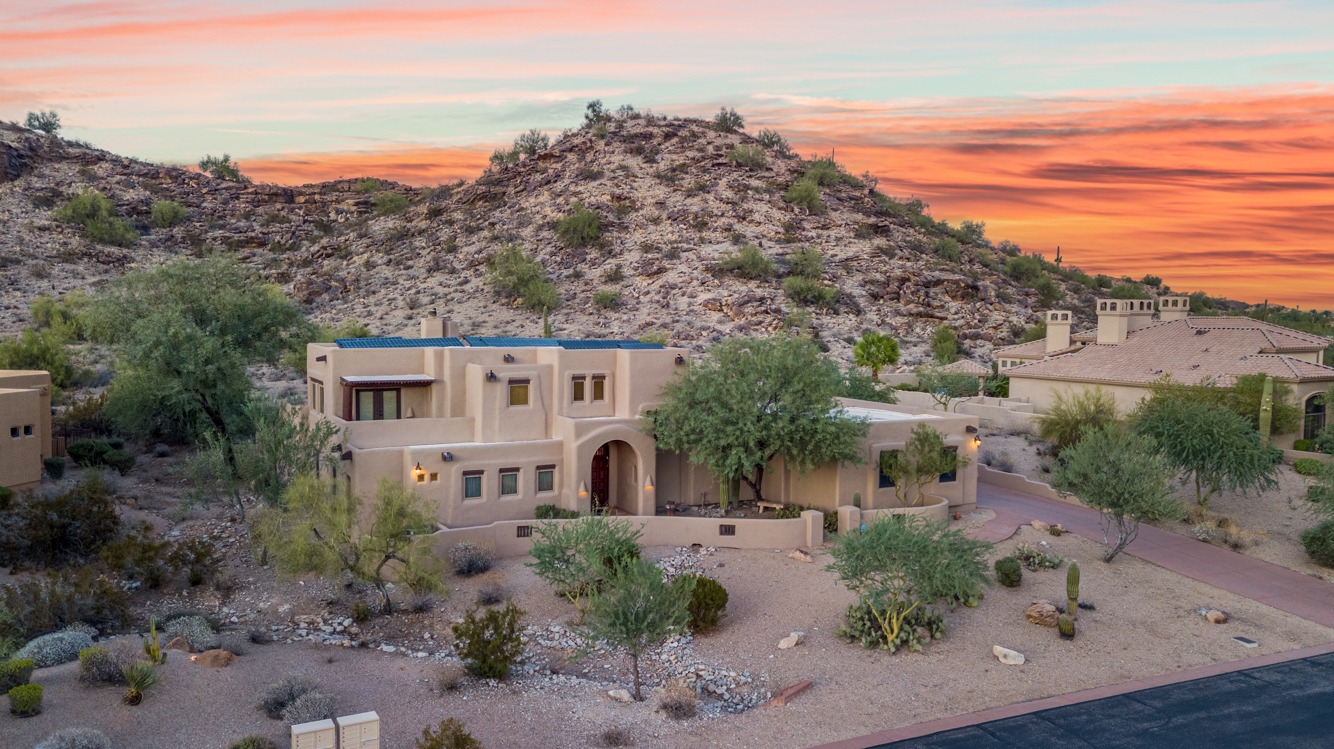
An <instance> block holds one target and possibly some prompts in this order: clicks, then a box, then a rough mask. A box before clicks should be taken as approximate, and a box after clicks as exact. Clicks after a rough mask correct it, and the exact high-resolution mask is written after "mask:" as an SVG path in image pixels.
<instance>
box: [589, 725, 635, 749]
mask: <svg viewBox="0 0 1334 749" xmlns="http://www.w3.org/2000/svg"><path fill="white" fill-rule="evenodd" d="M598 743H599V744H601V745H602V746H609V747H617V746H634V744H635V737H634V734H632V733H630V730H629V729H627V728H622V727H620V726H612V727H611V728H608V729H607V730H605V731H603V732H602V735H601V736H599V737H598Z"/></svg>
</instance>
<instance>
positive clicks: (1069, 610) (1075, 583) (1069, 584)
mask: <svg viewBox="0 0 1334 749" xmlns="http://www.w3.org/2000/svg"><path fill="white" fill-rule="evenodd" d="M1065 599H1066V600H1065V613H1066V616H1069V617H1070V618H1071V619H1075V618H1078V616H1079V564H1078V563H1077V562H1071V563H1070V567H1069V568H1068V569H1067V570H1066V571H1065Z"/></svg>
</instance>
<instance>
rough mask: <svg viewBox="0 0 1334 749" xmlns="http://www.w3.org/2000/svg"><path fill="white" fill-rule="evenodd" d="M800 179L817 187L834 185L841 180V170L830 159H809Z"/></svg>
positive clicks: (836, 163) (835, 162)
mask: <svg viewBox="0 0 1334 749" xmlns="http://www.w3.org/2000/svg"><path fill="white" fill-rule="evenodd" d="M802 178H803V179H806V180H809V181H811V182H814V183H815V184H817V185H836V184H838V183H839V182H840V181H842V179H843V168H842V167H840V166H839V165H838V162H837V161H834V160H833V159H832V158H828V157H825V158H819V159H811V161H810V163H809V164H807V165H806V173H805V174H804V175H802Z"/></svg>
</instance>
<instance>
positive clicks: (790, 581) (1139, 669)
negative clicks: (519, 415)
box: [0, 515, 1334, 749]
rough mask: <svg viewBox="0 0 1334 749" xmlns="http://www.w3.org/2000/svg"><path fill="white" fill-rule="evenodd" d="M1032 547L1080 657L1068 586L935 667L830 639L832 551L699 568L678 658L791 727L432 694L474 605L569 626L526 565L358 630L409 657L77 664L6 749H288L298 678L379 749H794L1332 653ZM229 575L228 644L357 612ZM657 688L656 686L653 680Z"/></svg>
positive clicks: (995, 619) (1113, 568)
mask: <svg viewBox="0 0 1334 749" xmlns="http://www.w3.org/2000/svg"><path fill="white" fill-rule="evenodd" d="M984 518H985V515H979V516H978V517H974V518H970V519H968V520H966V521H965V522H971V523H973V524H976V522H980V521H981V520H983V519H984ZM1021 541H1028V542H1030V543H1040V542H1047V543H1049V544H1050V548H1051V551H1052V552H1053V553H1056V554H1058V555H1059V556H1062V557H1066V558H1068V559H1076V560H1078V561H1080V563H1081V567H1082V568H1083V583H1082V589H1081V592H1082V596H1081V598H1082V599H1083V600H1085V601H1090V602H1092V603H1094V604H1095V605H1096V606H1097V609H1096V611H1092V612H1083V613H1082V614H1081V616H1080V620H1079V627H1080V632H1079V635H1078V637H1077V638H1076V639H1075V640H1074V641H1072V642H1064V641H1062V640H1060V639H1059V638H1058V637H1057V635H1056V633H1055V631H1053V630H1051V629H1046V628H1043V627H1040V626H1038V625H1034V624H1030V623H1028V622H1027V621H1026V620H1025V617H1024V609H1025V608H1026V607H1027V605H1028V604H1029V602H1031V601H1032V600H1034V599H1037V598H1046V599H1049V600H1053V601H1060V600H1062V599H1063V598H1064V595H1065V593H1064V591H1065V575H1064V572H1063V569H1061V570H1044V571H1041V572H1032V573H1030V572H1026V573H1025V575H1024V582H1023V585H1022V587H1020V588H1018V589H1007V588H1001V587H998V586H997V587H992V588H989V589H988V591H987V595H986V598H985V599H984V600H983V601H982V603H981V605H980V606H978V607H977V608H973V609H959V610H957V611H953V612H949V613H947V615H946V621H947V631H946V634H945V638H944V639H943V640H940V641H937V642H934V643H932V644H930V645H929V646H928V647H927V649H926V651H925V652H924V653H920V654H906V653H901V654H897V655H888V654H885V653H881V652H877V651H867V650H863V649H862V648H860V647H858V646H855V645H852V644H849V643H847V642H845V641H843V640H841V639H840V638H838V637H836V636H835V634H834V632H835V630H836V629H837V628H838V626H839V624H840V621H841V618H842V612H843V610H844V608H845V607H846V606H847V605H848V604H850V603H851V602H852V601H853V597H852V596H851V594H849V593H848V592H847V591H846V590H845V589H844V588H843V587H842V586H841V585H840V584H839V583H838V582H837V580H835V579H834V578H833V576H832V575H831V574H830V573H828V572H827V571H825V569H824V566H825V564H827V563H828V561H829V556H828V552H827V550H817V551H816V553H815V562H814V563H813V564H809V563H802V562H799V561H795V560H793V559H789V558H788V557H787V551H788V550H779V551H777V552H773V551H737V550H726V549H722V550H717V551H716V552H714V553H711V554H707V555H703V556H702V558H699V559H698V566H699V567H700V568H702V569H703V570H704V571H705V572H707V573H708V574H709V575H711V576H714V577H716V578H717V579H718V580H720V581H721V582H722V583H723V584H724V585H725V586H726V587H727V589H728V591H729V592H730V594H731V602H730V604H729V606H728V616H727V618H726V619H724V622H723V626H722V627H721V628H720V630H719V631H717V632H716V633H715V634H711V635H708V636H705V637H700V638H697V639H696V640H694V641H693V642H692V643H687V644H686V645H685V646H684V647H686V648H687V649H688V650H689V651H690V656H691V657H690V660H692V661H697V662H700V663H704V664H709V665H711V666H713V667H716V668H719V669H726V670H731V671H733V672H736V673H738V674H740V673H742V672H745V673H748V674H749V675H750V676H751V677H752V678H753V679H754V688H755V689H756V690H757V691H765V690H767V691H777V690H778V689H780V688H782V687H783V686H786V685H788V684H792V683H795V682H798V681H801V680H805V679H810V680H812V681H814V683H815V686H814V687H813V688H812V689H811V690H810V691H808V692H807V693H805V694H803V695H801V696H800V697H798V698H796V699H795V700H794V701H793V702H792V703H791V704H790V705H789V706H787V707H786V708H757V709H753V710H749V711H746V712H744V713H742V714H739V715H721V716H719V717H711V713H709V712H708V711H706V713H705V714H704V715H702V716H701V717H698V718H695V719H692V720H687V721H675V720H671V719H668V718H666V717H664V716H662V715H661V714H660V713H658V712H657V711H656V708H657V703H658V700H657V699H656V698H650V699H649V700H648V701H646V702H644V703H639V704H622V703H617V702H613V701H611V700H609V699H608V698H607V697H606V692H607V690H608V689H611V688H615V687H623V686H628V676H627V668H626V666H627V664H626V659H624V658H621V657H615V656H614V655H599V654H593V655H590V656H588V657H586V658H582V659H581V658H579V656H578V654H577V653H574V652H565V651H563V650H561V649H558V648H543V647H537V646H532V647H530V652H532V654H533V656H534V660H535V661H536V662H540V663H541V664H542V665H541V667H540V668H538V669H536V670H535V671H534V672H533V673H530V674H528V675H524V676H521V677H519V678H517V679H513V680H511V681H509V682H506V683H502V684H490V683H479V682H476V681H473V680H467V679H465V680H463V681H462V683H461V684H460V685H459V688H457V689H454V690H449V691H442V690H441V688H440V686H439V681H440V675H441V672H442V671H443V670H447V669H450V667H449V666H448V665H446V664H442V663H441V662H439V661H438V660H437V657H436V656H434V655H428V656H426V657H413V655H412V653H414V652H431V653H439V656H438V657H439V658H442V659H444V660H446V661H448V660H449V659H448V657H447V653H448V652H449V648H448V646H447V644H446V642H442V641H448V639H449V636H448V627H447V625H448V622H449V621H450V620H451V619H453V618H455V617H457V616H459V615H460V614H461V613H462V612H463V611H464V610H466V609H467V608H468V607H469V606H470V605H471V603H472V601H473V599H474V597H475V595H476V592H477V591H478V590H479V589H480V588H481V587H483V586H485V585H488V584H501V585H503V586H504V588H505V589H506V591H507V592H508V593H509V594H510V595H512V596H513V598H514V600H516V602H517V603H518V604H519V605H520V606H521V607H522V608H524V609H525V610H526V611H527V612H528V614H527V616H526V618H525V621H526V622H527V623H529V624H534V625H538V626H542V627H545V626H547V625H548V624H550V623H552V622H555V623H557V624H562V625H565V624H568V623H571V622H572V620H573V618H574V611H573V608H572V607H571V606H570V605H569V604H567V603H565V602H564V601H563V600H562V599H559V598H557V597H556V596H554V595H552V593H551V592H550V590H549V589H548V588H547V587H546V586H545V585H544V584H542V583H541V581H539V580H537V579H536V578H535V577H534V576H533V575H532V573H531V572H530V571H529V570H527V569H526V568H525V567H524V566H523V561H524V560H521V559H516V560H504V561H502V562H500V563H499V564H498V565H497V567H496V569H494V570H492V571H491V572H488V573H486V574H485V575H482V576H479V577H476V578H470V579H462V578H453V579H452V582H453V586H454V591H453V594H452V596H451V597H450V598H449V600H447V601H445V602H443V603H441V604H440V605H439V606H437V607H436V608H435V610H433V611H430V612H425V613H416V614H403V615H399V616H395V617H392V618H379V619H374V620H372V621H371V622H370V623H367V624H366V625H365V626H366V631H365V632H364V633H363V636H364V638H365V639H367V640H368V641H370V642H371V643H381V642H397V643H399V645H400V646H406V650H404V649H402V648H401V647H396V652H394V653H385V652H381V651H380V650H377V649H372V648H369V647H363V648H347V647H337V646H329V645H318V644H314V643H311V642H296V643H292V644H285V643H275V644H270V645H264V646H256V647H255V648H254V649H253V650H251V652H249V653H248V654H247V655H245V656H243V657H241V658H239V659H237V661H236V663H235V664H234V665H232V666H231V667H228V668H224V669H213V668H207V667H204V666H200V665H198V664H195V663H192V662H190V661H189V660H188V656H185V655H184V654H181V653H173V654H172V655H171V657H170V658H169V660H168V662H167V664H166V666H165V667H164V669H163V672H162V683H161V684H160V685H159V686H158V687H157V688H155V689H154V690H152V691H151V692H149V694H148V695H147V697H146V699H145V700H144V702H143V704H142V705H140V706H138V707H127V706H125V705H123V704H121V702H120V690H119V689H117V688H111V687H103V688H89V687H84V686H81V685H80V684H79V683H78V680H77V671H78V666H77V664H66V665H63V666H59V667H55V668H50V669H44V670H41V671H39V672H37V674H35V681H37V682H38V683H41V684H43V685H44V686H45V687H46V700H45V711H44V712H43V714H42V715H40V716H37V717H35V718H28V719H23V720H18V719H12V718H8V717H7V716H6V717H4V718H0V721H2V722H3V724H4V727H3V730H2V731H0V733H2V734H3V737H4V740H3V744H4V746H6V747H10V746H13V747H28V746H32V744H33V743H35V742H36V741H37V740H39V739H41V738H42V737H44V736H46V735H48V734H50V733H51V732H53V731H55V730H56V729H58V728H62V727H66V726H87V727H93V728H98V729H101V730H103V731H105V732H106V733H107V734H108V735H109V736H111V738H112V740H113V742H114V745H115V746H116V747H135V748H136V749H177V748H178V747H183V746H190V747H205V748H211V747H217V748H218V749H223V748H224V747H226V746H227V744H228V743H229V742H231V741H234V740H236V739H237V738H240V737H241V736H244V735H246V734H250V733H258V734H261V735H266V736H269V737H270V738H272V739H274V740H275V741H279V742H280V745H285V743H286V727H285V726H283V725H281V724H280V723H278V722H277V721H271V720H269V719H267V718H265V717H264V716H263V714H262V713H260V712H258V711H256V710H255V709H254V708H253V703H254V700H255V695H256V694H257V692H258V691H259V690H260V689H261V688H262V687H263V686H264V685H266V684H269V683H271V682H273V681H276V680H277V679H278V678H280V677H281V676H282V675H283V674H286V673H292V672H296V673H304V674H308V675H310V676H312V677H314V678H316V679H318V680H320V681H322V682H323V683H324V684H326V685H327V686H328V688H329V689H330V690H332V691H333V692H334V693H335V694H336V696H337V697H338V712H339V714H350V713H355V712H361V711H364V710H376V711H378V712H379V713H380V715H381V717H382V719H383V737H384V743H382V745H381V746H382V747H384V749H410V748H411V747H412V746H413V745H414V740H415V737H416V736H418V735H420V732H421V729H422V728H423V727H424V726H426V725H429V724H432V723H435V722H437V721H439V720H440V719H442V718H444V717H456V718H459V719H461V720H462V721H464V723H465V724H466V725H467V727H468V729H469V730H470V731H471V732H472V733H473V734H475V735H476V736H477V737H478V738H479V739H480V740H481V741H482V742H483V744H484V745H485V746H488V747H514V748H515V749H526V748H528V747H532V748H534V749H536V748H538V747H543V748H550V749H561V748H563V747H590V746H599V745H601V737H602V735H603V733H604V731H606V730H607V729H609V728H616V727H619V728H624V729H626V730H627V731H628V732H629V733H630V735H631V736H632V737H633V740H634V744H633V745H634V746H636V747H663V748H676V747H682V748H684V747H699V746H716V747H755V746H765V747H802V746H809V745H812V744H818V743H822V742H827V741H832V740H836V739H841V738H846V737H850V736H856V735H861V734H865V733H869V732H871V731H874V730H879V729H884V728H889V727H894V726H901V725H907V724H911V723H917V722H920V721H924V720H931V719H934V718H939V717H943V716H947V715H953V714H957V713H962V712H969V711H973V710H977V709H981V708H984V707H990V706H995V705H1003V704H1009V703H1013V702H1019V701H1023V700H1028V699H1034V698H1037V697H1043V696H1048V695H1053V694H1060V693H1065V692H1070V691H1075V690H1079V689H1085V688H1089V687H1093V686H1097V685H1101V684H1108V683H1116V682H1122V681H1126V680H1130V679H1135V678H1139V677H1144V676H1149V675H1153V674H1160V673H1165V672H1170V671H1176V670H1179V669H1182V668H1187V667H1190V666H1197V665H1201V664H1205V663H1211V662H1218V661H1226V660H1233V659H1238V658H1244V657H1246V656H1250V655H1258V654H1264V653H1271V652H1276V651H1281V650H1287V649H1291V648H1296V647H1303V646H1308V645H1314V644H1318V643H1322V642H1328V641H1329V640H1330V639H1331V638H1334V631H1331V630H1329V629H1326V628H1324V627H1320V626H1319V625H1316V624H1313V623H1310V622H1306V621H1304V620H1301V619H1298V618H1296V617H1293V616H1290V615H1287V614H1284V613H1282V612H1279V611H1276V610H1274V609H1271V608H1269V607H1266V606H1263V605H1261V604H1257V603H1254V602H1252V601H1248V600H1246V599H1242V598H1239V597H1236V596H1233V595H1230V594H1228V593H1225V592H1223V591H1220V590H1217V589H1214V588H1211V587H1209V586H1207V585H1203V584H1201V583H1198V582H1194V581H1191V580H1187V579H1184V578H1181V577H1179V576H1177V575H1174V574H1172V573H1170V572H1167V571H1165V570H1162V569H1160V568H1157V567H1154V566H1152V565H1150V564H1147V563H1145V562H1141V561H1140V560H1138V559H1134V558H1131V557H1126V556H1122V557H1120V558H1118V559H1117V560H1116V562H1114V563H1113V564H1110V565H1109V564H1104V563H1102V562H1100V561H1097V560H1098V556H1099V553H1100V547H1099V546H1098V545H1097V544H1095V543H1093V542H1090V541H1086V540H1084V539H1080V538H1078V537H1075V536H1074V535H1072V534H1067V535H1065V536H1061V537H1059V538H1057V537H1051V536H1048V535H1046V534H1038V533H1037V532H1036V531H1033V530H1032V529H1029V528H1024V529H1022V530H1021V531H1020V532H1019V534H1017V535H1016V537H1014V538H1012V539H1010V540H1009V541H1006V542H1004V543H1002V544H998V545H997V547H996V549H995V556H1001V555H1003V554H1006V553H1009V551H1010V550H1011V549H1012V548H1013V546H1014V545H1015V544H1016V543H1019V542H1021ZM673 555H676V556H677V557H678V558H679V556H680V555H679V553H678V552H677V550H674V549H650V550H646V556H648V557H650V558H654V559H661V558H663V557H667V556H673ZM241 561H243V560H241ZM241 561H238V560H233V561H232V562H229V563H230V564H239V563H241ZM234 572H235V574H236V575H237V577H238V580H239V581H240V583H241V584H242V589H241V590H240V591H238V592H234V593H233V595H232V597H231V598H230V599H228V601H227V606H228V607H229V608H228V611H229V612H234V615H237V616H238V624H237V625H236V626H240V627H244V626H246V625H251V626H255V625H261V626H266V627H274V626H288V627H289V629H284V630H280V631H278V634H279V636H280V638H283V639H287V638H289V637H291V636H292V634H293V632H292V629H291V628H290V625H291V620H292V618H293V617H296V616H307V615H322V616H325V617H326V618H327V617H333V616H335V615H337V616H341V615H342V614H341V608H340V607H343V606H346V605H347V599H346V597H340V596H338V595H337V593H338V591H337V590H334V589H332V588H331V587H330V586H328V585H327V584H321V583H317V582H316V581H295V582H283V581H275V580H273V579H272V577H271V575H270V574H269V573H268V571H266V570H262V569H253V568H252V569H249V570H246V569H242V568H238V569H235V570H234ZM303 583H307V584H303ZM331 593H332V594H334V595H332V596H331V595H330V594H331ZM211 596H212V597H211ZM330 600H332V601H333V602H332V603H330V602H329V601H330ZM171 603H172V604H173V605H177V606H179V605H181V604H182V603H188V604H190V605H193V606H195V607H200V608H208V607H210V606H213V607H216V606H219V605H221V602H220V600H219V599H217V598H216V593H214V592H210V591H206V590H203V589H195V590H193V591H190V590H188V589H187V590H185V591H179V592H178V593H177V594H176V595H174V596H173V597H172V599H171ZM1199 607H1208V608H1217V609H1221V610H1224V611H1226V612H1227V613H1228V614H1229V615H1231V617H1232V621H1231V622H1230V623H1228V624H1225V625H1212V624H1209V623H1207V622H1206V621H1205V620H1204V619H1203V618H1202V617H1200V616H1199V615H1198V614H1196V613H1195V610H1196V609H1197V608H1199ZM214 610H216V608H214ZM793 630H800V631H803V632H805V633H806V635H807V639H806V641H805V643H804V644H802V645H800V646H798V647H796V648H793V649H790V650H779V649H778V648H777V644H778V641H779V640H780V639H781V638H782V637H784V636H786V635H787V634H788V633H789V632H791V631H793ZM426 633H431V635H432V637H431V638H429V639H428V638H426V637H425V636H424V635H425V634H426ZM1234 635H1245V636H1248V637H1251V638H1253V639H1256V640H1258V641H1259V642H1260V647H1259V648H1257V649H1254V650H1247V649H1245V648H1243V647H1242V646H1241V645H1239V644H1237V643H1236V642H1234V641H1232V640H1231V637H1233V636H1234ZM312 636H313V635H312ZM994 644H1001V645H1005V646H1007V647H1010V648H1013V649H1016V650H1019V651H1021V652H1023V653H1025V654H1026V655H1027V656H1028V659H1029V660H1028V663H1026V664H1025V665H1023V666H1017V667H1014V666H1003V665H1001V664H999V663H998V662H997V661H996V660H995V658H993V657H992V655H991V646H992V645H994ZM649 670H650V671H651V672H655V673H656V672H660V671H661V665H659V666H657V667H655V668H651V669H649ZM553 671H554V672H555V673H554V674H553V673H552V672H553ZM585 671H588V672H589V675H587V676H586V675H585V674H584V672H585ZM706 704H711V703H710V702H709V701H707V700H706ZM714 712H716V711H714Z"/></svg>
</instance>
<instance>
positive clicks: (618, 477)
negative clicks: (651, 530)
mask: <svg viewBox="0 0 1334 749" xmlns="http://www.w3.org/2000/svg"><path fill="white" fill-rule="evenodd" d="M639 474H640V467H639V456H638V455H637V454H636V453H635V449H634V448H633V447H631V446H630V443H628V442H624V441H622V440H610V441H608V442H604V443H603V444H602V446H601V447H599V448H598V449H597V450H595V451H593V460H592V462H591V465H590V466H589V482H588V491H589V502H590V504H591V506H592V509H593V512H595V513H606V514H609V515H636V514H638V507H639V484H638V481H639Z"/></svg>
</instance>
